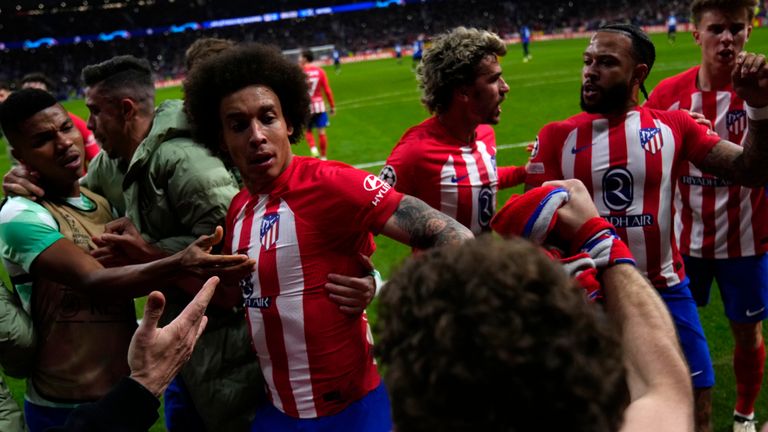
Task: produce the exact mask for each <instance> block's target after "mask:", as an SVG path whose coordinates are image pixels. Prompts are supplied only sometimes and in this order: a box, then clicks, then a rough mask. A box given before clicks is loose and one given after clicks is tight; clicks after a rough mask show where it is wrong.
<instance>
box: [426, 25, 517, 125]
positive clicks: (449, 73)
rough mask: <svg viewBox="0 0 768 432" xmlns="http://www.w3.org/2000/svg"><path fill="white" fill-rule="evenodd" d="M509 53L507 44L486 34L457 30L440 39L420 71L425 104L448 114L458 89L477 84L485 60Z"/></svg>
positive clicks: (491, 34) (428, 107)
mask: <svg viewBox="0 0 768 432" xmlns="http://www.w3.org/2000/svg"><path fill="white" fill-rule="evenodd" d="M506 53H507V47H506V45H505V44H504V41H502V40H501V38H499V37H498V36H497V35H496V34H494V33H491V32H489V31H486V30H478V29H475V28H466V27H457V28H455V29H453V30H450V31H448V32H446V33H443V34H441V35H439V36H437V38H435V39H434V40H433V41H432V46H431V47H430V48H429V49H427V50H426V51H425V52H424V57H423V58H422V60H421V63H420V64H419V66H418V68H417V69H416V75H417V78H418V80H419V86H420V87H421V91H422V96H421V101H422V103H423V104H424V106H426V107H427V109H429V112H430V113H438V114H439V113H443V112H445V110H446V109H448V107H449V106H450V104H451V100H452V98H453V91H454V89H456V88H457V87H459V86H461V85H465V84H469V83H471V82H472V81H474V79H475V76H476V69H477V67H478V66H479V65H480V63H481V62H482V61H483V59H485V58H486V57H487V56H503V55H504V54H506Z"/></svg>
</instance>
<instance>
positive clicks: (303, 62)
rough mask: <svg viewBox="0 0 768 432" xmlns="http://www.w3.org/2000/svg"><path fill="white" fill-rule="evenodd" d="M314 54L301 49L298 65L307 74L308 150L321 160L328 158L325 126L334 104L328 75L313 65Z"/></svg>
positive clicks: (334, 106)
mask: <svg viewBox="0 0 768 432" xmlns="http://www.w3.org/2000/svg"><path fill="white" fill-rule="evenodd" d="M314 59H315V55H314V54H313V53H312V51H310V50H303V51H302V52H301V55H299V66H301V68H302V69H304V74H306V75H307V86H308V87H309V98H310V105H309V112H310V118H309V123H308V126H307V133H306V134H305V138H306V139H307V144H309V151H310V152H311V153H312V156H314V157H320V159H321V160H326V159H328V136H327V135H326V133H325V128H326V127H328V125H329V124H330V122H329V121H328V114H330V115H334V114H335V113H336V104H335V103H334V101H333V92H332V91H331V86H330V84H328V76H327V75H326V74H325V71H324V70H322V69H321V68H320V67H318V66H316V65H313V64H312V62H313V61H314ZM323 95H325V98H326V99H328V108H329V109H328V111H326V110H325V99H323ZM312 129H317V140H318V142H319V143H320V151H318V150H317V147H316V146H315V137H314V136H313V135H312Z"/></svg>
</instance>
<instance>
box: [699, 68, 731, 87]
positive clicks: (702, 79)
mask: <svg viewBox="0 0 768 432" xmlns="http://www.w3.org/2000/svg"><path fill="white" fill-rule="evenodd" d="M730 83H731V70H730V68H727V67H725V66H720V65H717V66H716V65H711V64H709V63H704V64H702V65H701V68H699V73H698V74H697V75H696V88H698V89H699V90H702V91H712V90H718V89H722V88H725V87H728V85H729V84H730Z"/></svg>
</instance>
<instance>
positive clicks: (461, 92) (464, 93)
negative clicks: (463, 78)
mask: <svg viewBox="0 0 768 432" xmlns="http://www.w3.org/2000/svg"><path fill="white" fill-rule="evenodd" d="M453 100H456V101H460V102H467V101H468V100H469V86H466V85H460V86H458V87H456V88H455V89H453Z"/></svg>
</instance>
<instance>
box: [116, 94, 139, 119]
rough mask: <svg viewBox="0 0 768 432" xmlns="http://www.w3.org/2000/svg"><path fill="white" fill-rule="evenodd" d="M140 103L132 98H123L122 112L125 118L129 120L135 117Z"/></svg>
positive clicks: (121, 101)
mask: <svg viewBox="0 0 768 432" xmlns="http://www.w3.org/2000/svg"><path fill="white" fill-rule="evenodd" d="M138 109H139V107H138V105H137V104H136V101H135V100H133V99H130V98H123V99H121V100H120V113H121V114H122V116H123V120H125V121H127V120H130V119H131V118H133V117H135V116H136V114H137V113H138Z"/></svg>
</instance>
